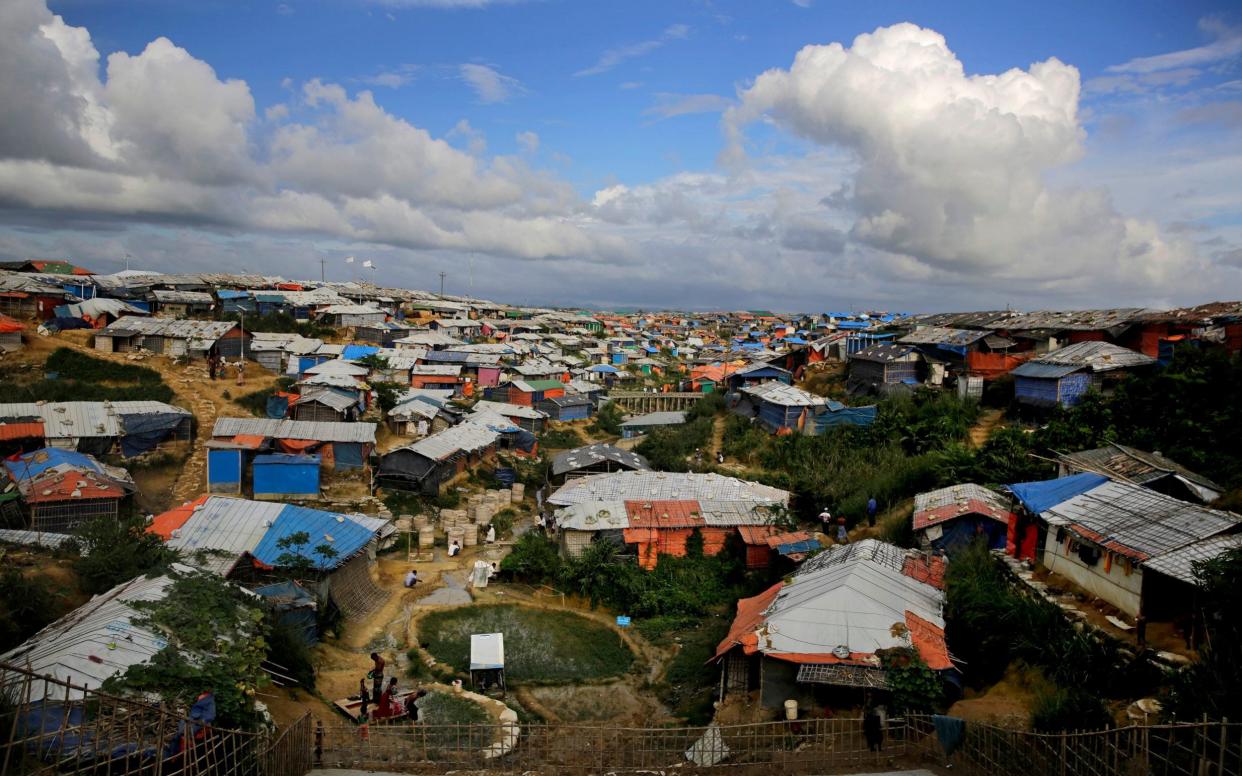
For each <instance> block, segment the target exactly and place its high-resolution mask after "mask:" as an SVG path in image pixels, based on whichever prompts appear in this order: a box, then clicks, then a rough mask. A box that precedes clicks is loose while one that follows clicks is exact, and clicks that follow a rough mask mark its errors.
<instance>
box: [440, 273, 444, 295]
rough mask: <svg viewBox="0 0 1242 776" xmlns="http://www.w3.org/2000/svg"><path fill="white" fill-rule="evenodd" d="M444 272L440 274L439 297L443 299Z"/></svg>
mask: <svg viewBox="0 0 1242 776" xmlns="http://www.w3.org/2000/svg"><path fill="white" fill-rule="evenodd" d="M444 275H445V273H444V272H441V273H440V297H441V298H443V297H444Z"/></svg>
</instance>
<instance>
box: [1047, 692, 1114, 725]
mask: <svg viewBox="0 0 1242 776" xmlns="http://www.w3.org/2000/svg"><path fill="white" fill-rule="evenodd" d="M1112 726H1113V718H1112V716H1111V715H1110V714H1109V713H1108V709H1107V708H1105V707H1104V704H1103V703H1101V702H1100V699H1099V697H1097V696H1096V695H1094V694H1092V693H1090V692H1087V691H1085V690H1082V689H1079V688H1076V687H1074V688H1068V689H1067V688H1058V689H1056V690H1052V691H1049V692H1045V693H1043V694H1041V695H1039V696H1038V697H1037V698H1036V700H1035V708H1034V709H1032V711H1031V727H1032V728H1033V729H1034V730H1035V731H1036V732H1038V733H1063V732H1067V731H1071V730H1102V729H1104V728H1108V727H1112Z"/></svg>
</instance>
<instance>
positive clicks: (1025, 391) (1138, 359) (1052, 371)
mask: <svg viewBox="0 0 1242 776" xmlns="http://www.w3.org/2000/svg"><path fill="white" fill-rule="evenodd" d="M1155 363H1156V359H1154V358H1152V357H1151V356H1145V355H1143V354H1142V353H1138V352H1135V351H1133V350H1128V349H1126V348H1123V347H1121V346H1120V345H1114V344H1112V343H1109V342H1097V341H1089V342H1080V343H1077V344H1074V345H1068V346H1066V347H1064V348H1061V349H1060V350H1055V351H1053V352H1051V353H1048V354H1047V355H1044V356H1040V357H1039V358H1037V359H1034V360H1032V361H1028V362H1026V363H1024V364H1022V365H1021V366H1019V367H1018V368H1016V369H1014V370H1013V373H1012V374H1013V376H1014V378H1015V382H1014V395H1015V397H1016V398H1017V400H1018V403H1019V404H1024V405H1027V406H1030V407H1040V408H1047V407H1054V406H1058V405H1059V406H1062V407H1073V406H1075V405H1077V404H1078V403H1079V402H1081V401H1082V399H1083V397H1084V396H1086V395H1087V392H1088V391H1090V390H1092V389H1096V390H1100V391H1105V392H1106V391H1108V390H1109V388H1110V387H1111V384H1112V382H1114V381H1115V380H1116V379H1117V378H1120V377H1122V376H1123V375H1124V374H1126V373H1128V372H1131V371H1133V370H1135V369H1141V368H1144V367H1149V366H1152V365H1154V364H1155Z"/></svg>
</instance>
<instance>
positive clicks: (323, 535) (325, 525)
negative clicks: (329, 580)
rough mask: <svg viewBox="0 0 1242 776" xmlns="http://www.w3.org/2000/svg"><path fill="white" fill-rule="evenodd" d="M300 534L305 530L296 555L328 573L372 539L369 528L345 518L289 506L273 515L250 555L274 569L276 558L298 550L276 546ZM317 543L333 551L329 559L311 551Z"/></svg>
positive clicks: (316, 510)
mask: <svg viewBox="0 0 1242 776" xmlns="http://www.w3.org/2000/svg"><path fill="white" fill-rule="evenodd" d="M338 520H340V522H338ZM301 531H305V532H306V534H307V535H308V537H309V538H308V539H307V542H306V544H305V545H304V546H302V547H301V548H300V552H301V553H302V555H303V556H304V557H306V558H307V559H308V560H309V561H310V562H311V566H312V567H313V568H315V569H317V570H319V571H331V570H333V569H335V568H337V567H338V566H340V565H342V564H343V563H345V561H347V560H349V559H350V558H352V557H353V556H354V555H357V554H358V552H359V551H360V550H361V549H362V548H364V547H366V546H367V542H369V541H371V539H372V538H374V536H375V534H374V532H372V531H371V530H370V529H368V528H365V527H363V526H361V525H359V524H358V523H355V522H354V521H353V520H351V519H350V518H349V517H347V516H345V515H338V514H336V513H335V512H324V511H322V510H319V509H308V508H307V507H295V506H292V505H290V506H287V507H285V508H284V509H283V510H281V512H280V514H279V515H277V516H276V520H275V521H274V522H273V523H272V527H271V528H269V529H268V530H267V533H265V534H263V538H262V539H261V540H259V546H258V547H255V548H254V552H252V553H251V554H252V555H254V557H255V558H256V559H258V560H259V562H261V563H265V564H267V565H269V566H278V565H280V564H279V563H278V561H277V559H278V558H279V557H280V556H281V555H283V554H284V553H286V552H294V551H295V550H298V549H299V548H290V549H287V550H286V549H281V548H280V547H279V546H277V543H278V542H279V541H280V540H282V539H284V538H285V537H287V536H292V535H293V534H296V533H299V532H301ZM329 537H330V538H329ZM321 544H326V545H328V546H329V547H331V548H332V549H333V550H335V551H336V554H335V555H333V556H332V557H331V558H328V557H325V556H323V555H322V554H320V553H319V552H318V551H316V550H315V548H316V547H318V546H319V545H321Z"/></svg>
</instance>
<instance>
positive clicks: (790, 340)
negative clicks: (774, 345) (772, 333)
mask: <svg viewBox="0 0 1242 776" xmlns="http://www.w3.org/2000/svg"><path fill="white" fill-rule="evenodd" d="M785 343H786V344H789V345H805V344H806V340H804V339H802V338H801V337H786V338H785Z"/></svg>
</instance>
